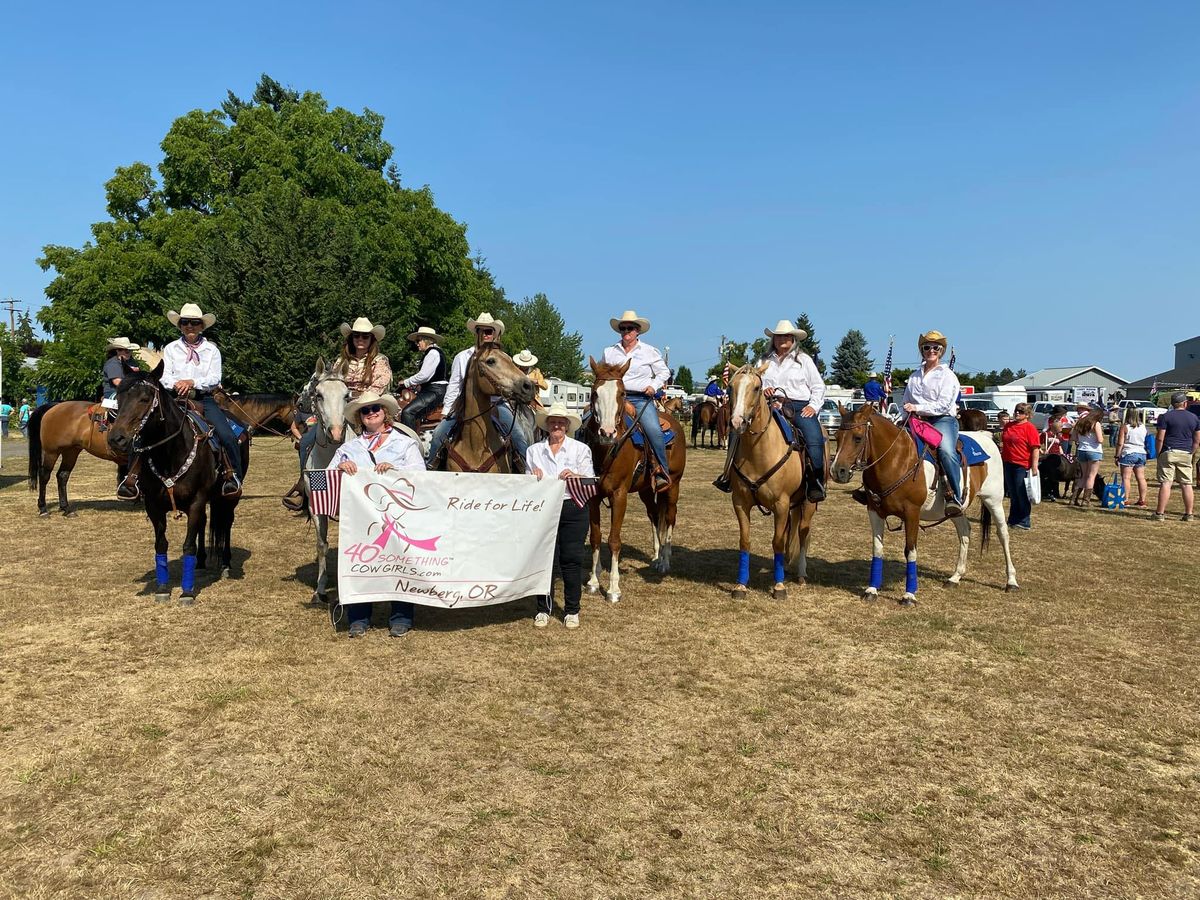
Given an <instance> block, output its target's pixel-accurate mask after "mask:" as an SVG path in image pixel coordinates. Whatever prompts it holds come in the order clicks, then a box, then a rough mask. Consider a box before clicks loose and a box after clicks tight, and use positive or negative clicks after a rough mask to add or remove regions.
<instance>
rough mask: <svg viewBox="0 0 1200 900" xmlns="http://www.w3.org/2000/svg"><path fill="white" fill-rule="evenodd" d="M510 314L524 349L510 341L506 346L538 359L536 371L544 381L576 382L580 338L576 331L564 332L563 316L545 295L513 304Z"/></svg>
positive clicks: (580, 365)
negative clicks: (518, 331) (512, 314)
mask: <svg viewBox="0 0 1200 900" xmlns="http://www.w3.org/2000/svg"><path fill="white" fill-rule="evenodd" d="M513 313H514V322H515V323H516V324H519V325H520V328H521V335H522V337H524V339H525V345H524V346H523V347H518V346H516V344H514V343H512V342H511V341H510V340H506V341H505V344H506V345H507V346H509V347H511V348H512V350H513V352H520V351H521V350H522V349H524V348H525V347H528V348H529V350H530V352H531V353H533V355H534V356H536V357H537V358H538V367H539V368H540V369H541V370H542V373H543V374H544V375H546V377H547V378H561V379H563V380H564V381H578V380H579V376H580V375H582V374H583V335H581V334H580V333H579V332H578V331H570V332H568V331H567V325H566V322H565V321H564V320H563V317H562V313H560V312H559V311H558V309H557V308H556V307H555V306H554V304H553V303H551V302H550V299H549V298H548V297H547V296H546V295H545V294H534V295H533V296H532V297H526V298H525V299H524V300H522V301H521V302H520V303H517V304H515V308H514V310H513ZM505 337H506V338H507V337H508V335H507V334H506V335H505Z"/></svg>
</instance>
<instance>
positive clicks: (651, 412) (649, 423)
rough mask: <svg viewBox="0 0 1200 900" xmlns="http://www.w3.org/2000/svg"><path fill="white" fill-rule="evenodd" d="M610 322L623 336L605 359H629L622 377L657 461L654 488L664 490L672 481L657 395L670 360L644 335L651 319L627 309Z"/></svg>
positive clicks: (612, 363) (616, 361)
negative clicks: (666, 361)
mask: <svg viewBox="0 0 1200 900" xmlns="http://www.w3.org/2000/svg"><path fill="white" fill-rule="evenodd" d="M608 323H609V326H610V327H611V328H612V330H613V331H615V332H617V333H618V334H619V335H620V336H621V339H620V340H619V341H617V343H615V344H611V345H610V346H608V347H605V348H604V362H605V363H606V364H608V365H610V366H623V365H625V363H626V362H628V363H629V369H628V370H627V371H626V372H625V377H624V378H622V379H621V382H622V384H623V385H624V387H625V399H626V400H628V401H629V402H630V403H631V404H633V408H634V410H635V411H636V412H637V420H638V422H639V423H640V424H641V426H642V432H643V433H644V434H645V435H646V440H647V441H648V442H649V444H650V449H651V450H653V451H654V458H655V459H656V460H657V461H658V469H656V470H655V472H654V489H655V490H656V491H665V490H666V489H667V488H668V487H670V485H671V471H670V466H669V465H668V463H667V441H666V438H665V436H664V435H663V432H662V425H661V424H660V423H659V421H658V407H657V406H655V403H654V395H655V394H656V393H657V392H658V389H659V388H661V387H662V386H663V385H664V384H665V383H666V380H667V364H666V363H665V362H664V361H663V358H662V354H661V353H659V352H658V348H657V347H652V346H651V345H650V344H647V343H646V342H645V341H643V340H642V339H641V336H642V335H644V334H645V333H646V332H648V331H649V330H650V320H649V319H646V318H644V317H642V316H639V315H638V314H637V313H636V312H634V311H633V310H631V309H627V310H625V312H623V313H622V314H621V316H620V318H617V319H609V320H608Z"/></svg>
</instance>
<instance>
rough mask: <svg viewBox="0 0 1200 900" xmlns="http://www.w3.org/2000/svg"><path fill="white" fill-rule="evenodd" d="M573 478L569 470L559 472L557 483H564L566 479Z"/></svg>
mask: <svg viewBox="0 0 1200 900" xmlns="http://www.w3.org/2000/svg"><path fill="white" fill-rule="evenodd" d="M574 477H575V473H574V472H572V471H571V470H570V469H563V470H562V471H561V472H559V473H558V479H559V481H566V480H567V479H568V478H574Z"/></svg>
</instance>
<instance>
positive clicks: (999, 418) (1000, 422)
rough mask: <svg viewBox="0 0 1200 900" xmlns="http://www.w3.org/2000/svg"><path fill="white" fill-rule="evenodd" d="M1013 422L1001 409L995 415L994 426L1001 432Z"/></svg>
mask: <svg viewBox="0 0 1200 900" xmlns="http://www.w3.org/2000/svg"><path fill="white" fill-rule="evenodd" d="M1012 421H1013V417H1012V416H1011V415H1009V413H1008V410H1006V409H1002V410H1000V412H998V413H996V425H997V426H998V430H999V431H1001V432H1003V431H1004V429H1005V428H1006V427H1007V426H1008V425H1009V423H1011V422H1012Z"/></svg>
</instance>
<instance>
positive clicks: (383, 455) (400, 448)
mask: <svg viewBox="0 0 1200 900" xmlns="http://www.w3.org/2000/svg"><path fill="white" fill-rule="evenodd" d="M374 437H375V435H372V434H367V432H365V431H364V432H363V433H362V434H360V435H356V436H355V437H352V438H350V439H349V440H347V441H346V443H344V444H342V446H340V447H338V449H337V452H336V453H334V454H333V459H332V461H330V463H329V468H331V469H336V468H337V467H338V466H339V465H340V464H341V463H344V462H345V461H346V460H351V461H353V463H354V464H355V465H356V466H358V468H359V469H362V470H368V471H370V470H374V468H375V463H381V462H388V463H391V464H392V465H393V466H395V467H396V468H397V469H424V468H425V458H424V457H423V456H421V447H420V445H419V444H418V443H417V442H416V441H414V440H413V439H412V438H410V437H409V436H408V435H407V434H405V433H404V432H403V431H400V430H399V429H396V428H393V429H391V430H390V431H389V432H388V435H387V437H386V438H385V439H384V441H383V443H382V444H380V445H379V447H377V448H376V449H375V450H374V451H373V452H374V454H375V462H374V463H373V462H371V452H372V451H370V450H369V449H368V448H369V447H370V445H371V439H372V438H374Z"/></svg>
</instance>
